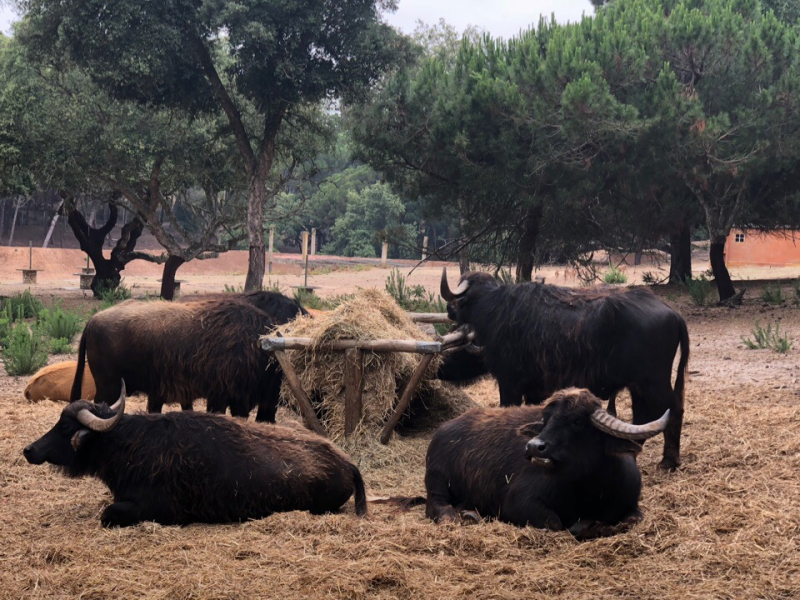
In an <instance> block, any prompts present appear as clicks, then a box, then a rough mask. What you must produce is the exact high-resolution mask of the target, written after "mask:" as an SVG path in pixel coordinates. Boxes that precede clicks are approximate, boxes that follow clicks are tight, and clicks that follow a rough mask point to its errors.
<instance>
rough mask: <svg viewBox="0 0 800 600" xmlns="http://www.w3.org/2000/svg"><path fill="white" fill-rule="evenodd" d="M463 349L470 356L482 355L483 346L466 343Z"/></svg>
mask: <svg viewBox="0 0 800 600" xmlns="http://www.w3.org/2000/svg"><path fill="white" fill-rule="evenodd" d="M464 350H466V351H467V354H471V355H472V356H483V346H476V345H475V344H467V346H466V347H465V348H464Z"/></svg>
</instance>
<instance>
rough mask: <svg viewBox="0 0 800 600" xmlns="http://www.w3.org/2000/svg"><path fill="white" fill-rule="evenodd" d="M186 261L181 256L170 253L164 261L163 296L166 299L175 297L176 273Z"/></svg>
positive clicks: (162, 275) (162, 276)
mask: <svg viewBox="0 0 800 600" xmlns="http://www.w3.org/2000/svg"><path fill="white" fill-rule="evenodd" d="M185 262H186V261H185V260H184V259H183V258H181V257H180V256H174V255H170V256H169V258H167V262H165V263H164V271H163V272H162V274H161V297H162V298H163V299H164V300H172V299H173V298H174V297H175V273H176V272H177V271H178V267H180V266H181V265H182V264H183V263H185Z"/></svg>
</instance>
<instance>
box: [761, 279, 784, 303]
mask: <svg viewBox="0 0 800 600" xmlns="http://www.w3.org/2000/svg"><path fill="white" fill-rule="evenodd" d="M761 299H762V300H763V301H764V302H766V303H767V304H783V303H784V302H785V301H786V296H784V295H783V290H782V289H781V282H780V281H779V282H777V283H776V284H775V285H770V284H767V285H765V286H764V289H763V290H761Z"/></svg>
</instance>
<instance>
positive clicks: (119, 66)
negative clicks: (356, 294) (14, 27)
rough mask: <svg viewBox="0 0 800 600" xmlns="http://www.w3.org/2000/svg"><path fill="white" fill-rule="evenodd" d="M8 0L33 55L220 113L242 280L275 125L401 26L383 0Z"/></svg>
mask: <svg viewBox="0 0 800 600" xmlns="http://www.w3.org/2000/svg"><path fill="white" fill-rule="evenodd" d="M20 6H21V8H22V9H23V11H24V12H25V13H26V14H27V17H26V19H25V20H24V23H23V25H22V26H21V27H20V28H19V33H18V35H19V37H20V39H21V40H22V42H23V43H24V44H26V45H27V46H28V47H29V48H31V50H32V51H35V52H37V53H39V54H40V55H42V56H49V57H51V58H53V57H59V56H66V57H68V59H69V60H70V61H72V62H74V63H75V64H77V65H79V66H80V67H82V68H85V69H86V70H87V71H88V72H89V73H90V74H91V76H92V79H93V80H94V81H95V82H97V84H98V85H99V86H100V87H102V88H103V89H105V90H106V91H108V92H109V93H110V94H111V95H112V96H113V97H115V98H125V99H130V100H136V101H140V102H143V103H146V104H149V105H156V106H162V107H170V108H174V107H180V108H183V109H189V110H193V111H209V110H220V111H222V112H223V113H224V115H225V117H226V119H227V122H228V125H229V127H230V130H231V132H232V135H233V137H234V139H235V144H236V148H237V151H238V155H239V160H240V163H239V164H240V166H241V169H242V171H243V172H244V173H245V176H246V180H247V234H248V239H249V245H250V259H249V268H248V273H247V280H246V283H245V287H246V289H257V288H260V287H261V285H262V283H263V277H264V268H265V249H264V204H265V193H266V192H265V188H266V185H267V180H268V177H269V175H270V173H271V171H272V168H273V163H274V160H275V153H276V145H277V142H278V134H279V132H280V130H281V128H282V126H284V124H287V123H288V124H289V126H296V125H297V124H299V122H300V121H301V120H302V114H301V112H302V109H303V108H304V107H306V106H308V105H315V104H317V103H319V102H320V101H322V100H328V99H334V98H343V99H345V100H347V99H350V98H351V97H354V96H355V95H356V94H357V93H358V92H359V90H360V89H361V88H362V87H363V86H365V85H368V84H371V83H373V82H374V81H376V80H377V78H378V77H379V76H380V74H381V73H382V72H383V71H384V70H385V68H386V67H387V66H388V65H390V64H392V63H394V62H395V61H396V60H397V59H398V57H399V56H401V55H402V40H401V38H399V37H398V36H397V35H396V34H395V33H394V31H393V30H392V29H391V28H390V27H389V26H388V25H386V24H385V23H383V22H382V21H381V20H380V11H381V10H385V9H391V8H393V5H392V3H391V2H389V1H385V2H384V1H378V2H376V1H374V0H370V1H367V0H322V1H321V2H320V1H313V2H312V1H311V0H286V1H276V0H245V1H244V2H242V1H236V2H233V1H231V0H211V1H210V2H205V3H194V2H187V1H185V0H179V1H177V2H170V3H164V2H161V1H157V0H144V1H142V0H135V1H134V0H122V1H120V2H116V3H115V4H114V6H113V7H109V5H108V3H107V2H103V1H101V0H67V1H62V0H58V1H56V0H20ZM245 104H246V105H247V106H245ZM248 107H249V108H248ZM248 110H249V111H251V112H250V114H247V113H248ZM248 118H249V119H250V120H251V121H250V122H248Z"/></svg>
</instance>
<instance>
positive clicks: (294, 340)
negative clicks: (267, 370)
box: [261, 337, 442, 354]
mask: <svg viewBox="0 0 800 600" xmlns="http://www.w3.org/2000/svg"><path fill="white" fill-rule="evenodd" d="M312 346H314V340H313V339H312V338H309V337H262V338H261V347H262V348H263V349H264V350H266V351H267V352H275V351H276V350H302V349H304V348H311V347H312ZM348 348H358V349H360V350H369V351H372V352H414V353H417V354H437V353H439V352H441V351H442V344H441V343H440V342H422V341H419V340H334V341H332V342H327V343H324V344H320V345H319V346H317V349H318V350H347V349H348Z"/></svg>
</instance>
